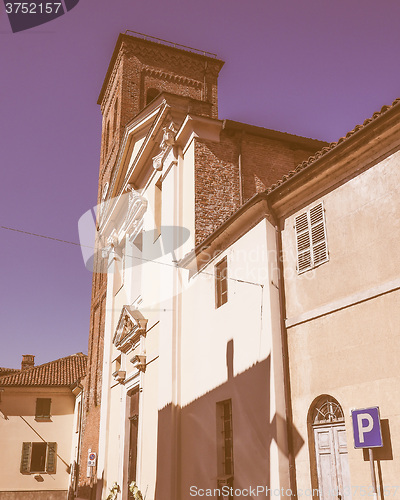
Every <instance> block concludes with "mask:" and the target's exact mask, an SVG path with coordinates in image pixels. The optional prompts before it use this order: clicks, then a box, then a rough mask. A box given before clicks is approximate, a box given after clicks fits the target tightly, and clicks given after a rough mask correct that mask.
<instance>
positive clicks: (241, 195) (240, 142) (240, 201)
mask: <svg viewBox="0 0 400 500" xmlns="http://www.w3.org/2000/svg"><path fill="white" fill-rule="evenodd" d="M243 136H244V130H242V132H241V134H240V139H239V157H238V164H239V203H240V206H242V205H243V179H242V143H243Z"/></svg>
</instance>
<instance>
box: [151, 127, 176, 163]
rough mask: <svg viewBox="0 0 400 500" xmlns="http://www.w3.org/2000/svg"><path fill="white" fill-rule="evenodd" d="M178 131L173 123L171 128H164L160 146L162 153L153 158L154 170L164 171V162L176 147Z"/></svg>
mask: <svg viewBox="0 0 400 500" xmlns="http://www.w3.org/2000/svg"><path fill="white" fill-rule="evenodd" d="M176 132H177V130H176V129H175V126H174V124H173V123H172V122H171V124H170V125H169V127H164V128H163V138H162V141H161V144H160V149H161V151H160V152H159V153H158V155H156V156H154V157H153V168H154V170H158V171H161V170H162V169H163V165H164V160H165V158H166V157H167V155H168V153H169V152H170V150H171V148H172V147H173V146H174V145H175V134H176Z"/></svg>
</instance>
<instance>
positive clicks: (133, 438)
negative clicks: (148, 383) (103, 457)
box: [128, 388, 139, 498]
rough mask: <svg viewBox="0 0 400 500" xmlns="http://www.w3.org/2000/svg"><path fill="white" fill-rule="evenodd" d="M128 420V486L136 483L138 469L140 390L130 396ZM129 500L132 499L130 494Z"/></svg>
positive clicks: (135, 390)
mask: <svg viewBox="0 0 400 500" xmlns="http://www.w3.org/2000/svg"><path fill="white" fill-rule="evenodd" d="M128 398H129V401H128V405H129V407H128V418H129V469H128V484H131V482H132V481H136V468H137V443H138V425H139V388H137V389H134V391H133V392H132V393H131V394H129V395H128ZM129 498H132V495H131V493H129Z"/></svg>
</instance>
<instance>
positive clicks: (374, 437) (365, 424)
mask: <svg viewBox="0 0 400 500" xmlns="http://www.w3.org/2000/svg"><path fill="white" fill-rule="evenodd" d="M351 420H352V423H353V436H354V448H368V454H369V462H370V467H371V481H372V488H373V495H374V500H377V498H378V491H377V489H376V476H375V467H374V454H373V450H372V448H380V447H382V446H383V441H382V430H381V419H380V415H379V408H378V406H373V407H371V408H363V409H360V410H352V411H351Z"/></svg>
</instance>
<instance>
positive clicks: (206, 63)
mask: <svg viewBox="0 0 400 500" xmlns="http://www.w3.org/2000/svg"><path fill="white" fill-rule="evenodd" d="M207 67H208V61H205V62H204V80H203V99H202V100H203V101H207V82H206V74H207Z"/></svg>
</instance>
